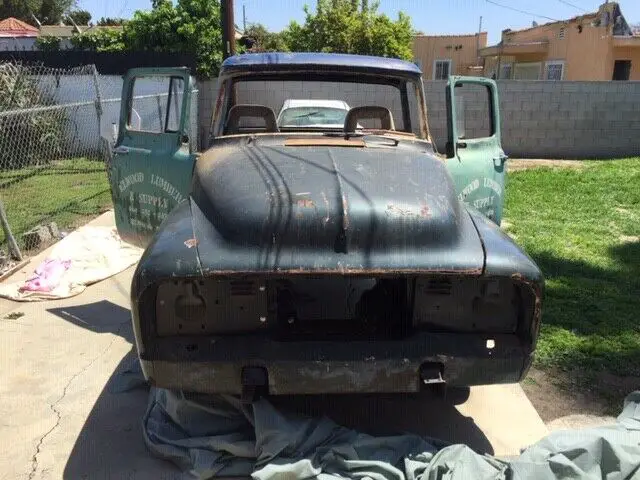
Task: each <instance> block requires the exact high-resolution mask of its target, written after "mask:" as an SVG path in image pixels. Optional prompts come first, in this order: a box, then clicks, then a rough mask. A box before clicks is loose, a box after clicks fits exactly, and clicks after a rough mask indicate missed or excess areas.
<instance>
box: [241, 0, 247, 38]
mask: <svg viewBox="0 0 640 480" xmlns="http://www.w3.org/2000/svg"><path fill="white" fill-rule="evenodd" d="M242 32H243V33H247V6H246V5H245V4H244V3H243V4H242Z"/></svg>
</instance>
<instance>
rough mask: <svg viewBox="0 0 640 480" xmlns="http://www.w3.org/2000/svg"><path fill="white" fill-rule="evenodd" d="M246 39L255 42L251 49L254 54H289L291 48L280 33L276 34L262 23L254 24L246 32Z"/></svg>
mask: <svg viewBox="0 0 640 480" xmlns="http://www.w3.org/2000/svg"><path fill="white" fill-rule="evenodd" d="M244 36H245V37H249V38H251V39H253V40H254V42H255V43H254V44H253V46H252V47H251V48H250V49H249V50H250V51H252V52H288V51H289V46H288V45H287V42H286V40H285V38H284V36H283V35H282V34H280V33H274V32H270V31H269V30H267V28H266V27H265V26H264V25H262V24H260V23H252V24H250V25H249V27H248V28H247V29H246V31H245V32H244Z"/></svg>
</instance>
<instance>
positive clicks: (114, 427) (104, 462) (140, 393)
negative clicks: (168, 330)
mask: <svg viewBox="0 0 640 480" xmlns="http://www.w3.org/2000/svg"><path fill="white" fill-rule="evenodd" d="M49 311H50V312H51V313H54V314H55V315H57V316H59V317H60V318H62V319H64V320H66V321H69V322H71V323H73V324H74V325H77V326H81V327H83V328H86V329H89V330H91V331H94V332H96V333H107V332H109V333H113V334H117V335H120V336H122V337H123V338H124V339H126V340H127V341H128V342H132V341H133V334H132V329H131V325H130V324H129V323H127V321H128V319H129V311H128V310H127V309H125V308H122V307H120V306H118V305H115V304H113V303H111V302H108V301H101V302H97V303H92V304H87V305H80V306H74V307H67V308H56V309H51V310H49ZM123 325H124V326H123ZM135 362H137V357H136V354H135V350H134V347H133V345H132V348H131V351H130V352H129V353H128V354H127V355H126V356H125V357H124V358H123V359H122V360H121V362H120V364H119V365H118V367H117V368H116V369H115V371H114V372H113V374H112V376H111V378H110V379H109V381H108V382H107V384H106V385H105V388H104V389H103V390H102V392H101V393H100V395H99V397H98V399H97V400H96V402H95V404H94V406H93V408H92V410H91V413H90V414H89V416H88V418H87V420H86V422H85V424H84V426H83V428H82V431H81V432H80V434H79V436H78V438H77V439H76V442H75V444H74V446H73V450H72V451H71V454H70V456H69V458H68V460H67V464H66V467H65V470H64V478H68V479H74V480H75V479H84V478H87V479H89V478H129V476H130V475H132V473H134V472H135V478H136V479H138V478H154V479H155V478H164V479H169V478H182V477H181V476H180V475H181V474H180V473H179V472H178V470H177V469H176V468H175V467H174V466H173V465H172V464H169V463H168V462H164V461H160V460H157V459H155V458H153V457H151V455H150V454H149V453H148V451H147V450H146V448H145V445H144V441H143V437H142V425H141V419H142V416H143V414H144V412H145V409H146V406H147V400H148V389H147V388H146V386H142V387H140V388H134V389H131V390H128V391H125V392H121V393H119V391H120V390H121V389H122V388H121V387H122V385H123V378H125V380H124V383H126V382H127V380H126V375H127V371H128V370H129V369H130V368H131V366H132V365H134V364H135ZM123 376H124V377H123ZM460 394H462V397H461V398H460V397H459V396H458V397H456V398H450V399H448V400H445V399H443V398H441V397H439V396H436V395H433V394H429V393H425V394H420V395H407V396H396V395H375V396H374V395H347V396H300V397H278V398H274V399H272V401H273V403H274V404H275V405H276V406H278V407H279V408H281V409H285V410H287V411H289V412H295V413H298V414H302V415H313V416H322V415H326V416H327V417H329V418H331V419H333V420H334V421H336V422H337V423H339V424H341V425H344V426H346V427H350V428H354V429H357V430H359V431H363V432H367V433H372V434H377V435H396V434H402V433H414V434H418V435H421V436H423V437H430V438H438V439H440V440H444V441H449V442H454V443H458V442H461V443H466V444H468V445H469V446H470V447H471V448H473V449H474V450H476V451H478V452H482V453H489V454H491V453H493V448H492V446H491V444H490V443H489V440H488V439H487V437H486V436H485V435H484V433H483V432H482V431H481V430H480V429H479V428H478V426H477V425H476V424H475V423H474V421H473V419H472V418H468V417H465V416H463V415H461V414H460V413H459V412H458V410H456V408H455V404H456V403H461V402H464V400H465V399H466V398H465V397H464V392H461V393H460V392H458V395H460Z"/></svg>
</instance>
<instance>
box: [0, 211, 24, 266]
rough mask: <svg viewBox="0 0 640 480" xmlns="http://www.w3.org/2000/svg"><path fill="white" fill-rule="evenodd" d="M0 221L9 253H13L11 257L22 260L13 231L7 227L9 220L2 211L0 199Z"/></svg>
mask: <svg viewBox="0 0 640 480" xmlns="http://www.w3.org/2000/svg"><path fill="white" fill-rule="evenodd" d="M0 223H2V230H4V236H5V238H6V239H7V243H8V244H9V253H10V254H12V255H13V258H14V259H15V260H18V261H20V260H22V252H21V251H20V248H18V243H17V242H16V239H15V237H14V236H13V233H11V227H9V220H7V214H6V212H5V211H4V205H3V204H2V200H0Z"/></svg>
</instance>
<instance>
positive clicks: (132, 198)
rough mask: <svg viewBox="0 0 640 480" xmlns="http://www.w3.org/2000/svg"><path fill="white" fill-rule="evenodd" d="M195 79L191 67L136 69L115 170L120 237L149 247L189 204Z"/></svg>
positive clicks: (127, 83) (128, 85) (127, 87)
mask: <svg viewBox="0 0 640 480" xmlns="http://www.w3.org/2000/svg"><path fill="white" fill-rule="evenodd" d="M192 90H193V88H192V78H191V76H190V74H189V71H188V69H186V68H143V69H134V70H130V71H129V72H128V73H127V75H126V77H125V79H124V84H123V87H122V106H121V109H120V123H119V129H118V138H117V140H116V143H115V146H114V148H113V156H112V160H111V164H110V165H109V178H110V182H111V193H112V196H113V204H114V211H115V217H116V226H117V228H118V233H119V234H120V236H121V237H122V238H123V239H124V240H125V241H127V242H129V243H132V244H134V245H138V246H141V247H144V246H146V245H147V244H148V243H149V241H150V240H151V237H152V236H153V234H154V233H155V232H156V230H157V229H158V227H159V226H160V224H161V223H162V221H163V220H164V219H165V218H166V217H167V215H168V214H169V212H171V210H173V209H174V208H175V207H176V205H178V204H179V203H180V202H182V201H184V200H186V199H187V195H188V193H189V187H190V184H191V175H192V172H193V166H194V162H195V154H194V152H192V149H191V145H192V142H191V139H190V138H189V125H190V122H189V117H190V114H191V112H190V106H191V95H192Z"/></svg>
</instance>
